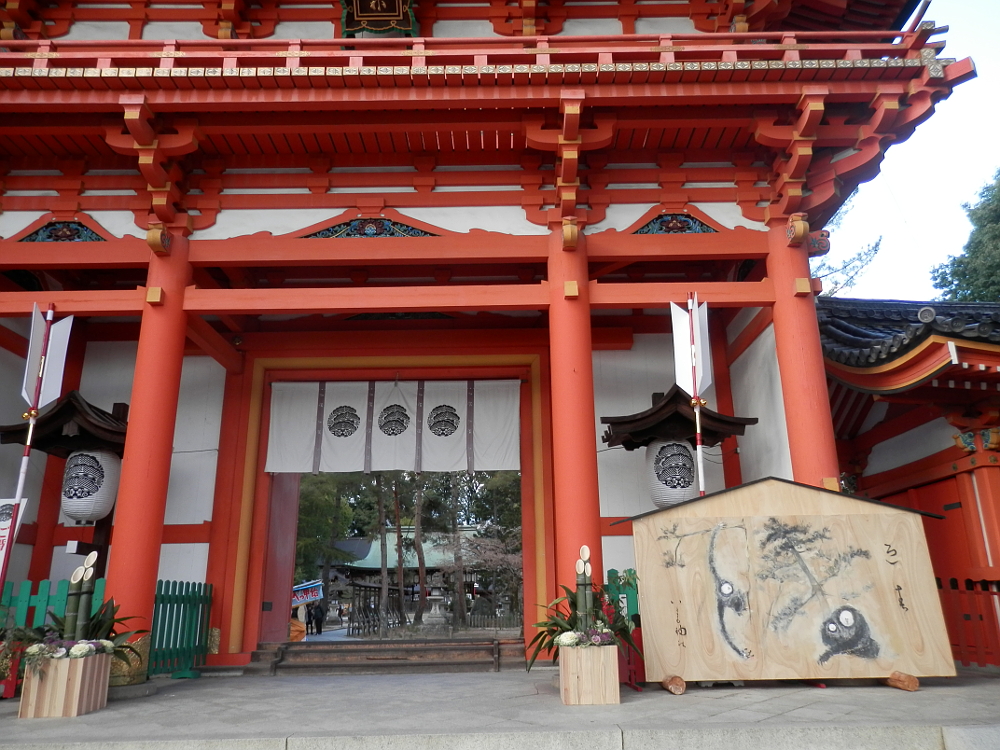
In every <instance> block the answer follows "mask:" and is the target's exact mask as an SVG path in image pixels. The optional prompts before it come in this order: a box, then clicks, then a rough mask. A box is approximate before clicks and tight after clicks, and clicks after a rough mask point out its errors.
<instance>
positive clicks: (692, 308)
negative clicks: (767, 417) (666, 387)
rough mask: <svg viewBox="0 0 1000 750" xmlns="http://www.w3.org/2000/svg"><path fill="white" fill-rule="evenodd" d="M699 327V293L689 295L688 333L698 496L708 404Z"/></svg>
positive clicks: (702, 481) (702, 485) (702, 477)
mask: <svg viewBox="0 0 1000 750" xmlns="http://www.w3.org/2000/svg"><path fill="white" fill-rule="evenodd" d="M698 326H699V315H698V293H697V292H695V293H693V294H688V333H689V334H690V341H691V406H693V407H694V430H695V433H694V437H695V451H696V455H697V458H698V495H699V496H703V495H704V494H705V446H704V445H703V444H702V439H701V407H702V406H705V405H706V404H707V403H708V402H707V401H706V400H705V399H703V398H701V396H700V395H699V394H698V374H699V372H698V369H699V367H700V365H699V360H700V359H701V357H700V356H699V352H698V340H699V338H700V336H698V335H697V333H698V332H697V331H696V329H697V328H698Z"/></svg>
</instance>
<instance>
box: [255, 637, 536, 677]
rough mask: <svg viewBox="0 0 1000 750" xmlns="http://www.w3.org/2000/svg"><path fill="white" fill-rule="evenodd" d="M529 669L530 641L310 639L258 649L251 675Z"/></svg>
mask: <svg viewBox="0 0 1000 750" xmlns="http://www.w3.org/2000/svg"><path fill="white" fill-rule="evenodd" d="M262 645H263V644H262ZM523 666H524V642H523V641H522V640H519V639H505V640H504V641H486V640H458V639H452V640H446V641H428V640H422V641H395V640H393V641H336V642H329V641H327V642H322V641H320V642H308V641H305V642H299V643H286V644H281V645H280V646H278V647H276V648H274V649H273V650H271V649H258V650H257V651H255V652H254V655H253V658H252V661H251V662H250V664H248V665H247V669H246V672H245V674H281V675H289V674H379V673H394V672H396V673H406V672H468V671H474V672H482V671H493V670H499V669H504V668H506V669H521V668H523Z"/></svg>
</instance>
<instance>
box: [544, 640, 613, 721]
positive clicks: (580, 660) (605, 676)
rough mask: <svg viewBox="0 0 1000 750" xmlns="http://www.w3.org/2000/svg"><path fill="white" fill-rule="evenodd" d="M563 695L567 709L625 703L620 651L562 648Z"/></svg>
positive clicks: (560, 655)
mask: <svg viewBox="0 0 1000 750" xmlns="http://www.w3.org/2000/svg"><path fill="white" fill-rule="evenodd" d="M559 692H560V694H561V695H562V702H563V703H565V704H566V705H567V706H603V705H607V704H610V703H621V694H620V692H619V688H618V649H617V648H616V647H614V646H575V647H573V646H564V647H563V648H560V649H559Z"/></svg>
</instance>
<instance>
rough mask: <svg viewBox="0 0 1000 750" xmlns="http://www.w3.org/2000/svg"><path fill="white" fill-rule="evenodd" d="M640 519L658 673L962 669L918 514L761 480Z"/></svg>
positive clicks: (645, 595) (650, 660)
mask: <svg viewBox="0 0 1000 750" xmlns="http://www.w3.org/2000/svg"><path fill="white" fill-rule="evenodd" d="M818 500H821V501H822V502H817V501H818ZM709 510H716V511H723V512H725V513H724V514H723V515H717V516H711V515H709V513H708V511H709ZM779 511H780V512H781V514H779ZM845 511H846V512H845ZM868 511H872V512H868ZM633 532H634V540H635V547H636V565H637V570H638V573H639V581H640V585H639V595H640V605H641V609H642V613H643V634H644V641H645V645H646V670H647V674H648V675H649V679H654V680H662V679H664V678H666V677H670V676H672V675H679V676H681V677H683V678H684V679H685V680H732V679H803V678H820V679H822V678H825V679H831V678H842V677H887V676H888V675H889V674H891V673H892V672H893V671H901V672H906V673H910V674H914V675H918V676H929V675H953V674H954V673H955V671H954V662H953V661H952V657H951V649H950V646H949V642H948V637H947V633H946V631H945V627H944V619H943V617H942V614H941V606H940V602H939V600H938V595H937V588H936V585H935V581H934V577H933V573H932V570H931V565H930V556H929V554H928V551H927V545H926V541H925V539H924V536H923V527H922V524H921V519H920V517H919V516H917V515H914V514H912V513H909V512H906V511H901V510H898V509H895V508H892V507H891V506H880V505H876V504H872V503H866V502H863V501H860V500H857V499H853V498H851V497H849V496H843V495H837V494H835V493H827V492H822V491H818V490H815V489H813V488H809V487H802V486H798V485H794V484H790V483H784V482H764V483H758V484H754V485H750V486H745V487H741V488H736V489H735V490H732V491H729V492H726V493H720V494H719V495H717V496H715V497H710V498H706V499H705V501H699V502H695V503H691V504H689V505H685V506H679V507H676V508H671V509H667V510H664V511H661V512H659V513H655V514H652V515H649V516H646V517H644V518H641V519H637V520H635V521H634V522H633Z"/></svg>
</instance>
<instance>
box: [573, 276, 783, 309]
mask: <svg viewBox="0 0 1000 750" xmlns="http://www.w3.org/2000/svg"><path fill="white" fill-rule="evenodd" d="M691 292H697V294H698V299H699V300H701V301H702V302H707V303H708V304H709V305H710V306H711V307H766V306H768V305H773V304H774V285H773V284H772V283H771V280H770V279H764V280H763V281H708V282H693V283H692V282H683V283H657V282H641V283H636V284H601V283H599V282H597V281H591V282H590V305H591V307H594V308H616V309H621V308H636V307H648V308H657V307H666V306H667V305H668V304H669V303H670V302H676V303H678V304H681V303H686V302H687V299H688V294H689V293H691Z"/></svg>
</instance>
